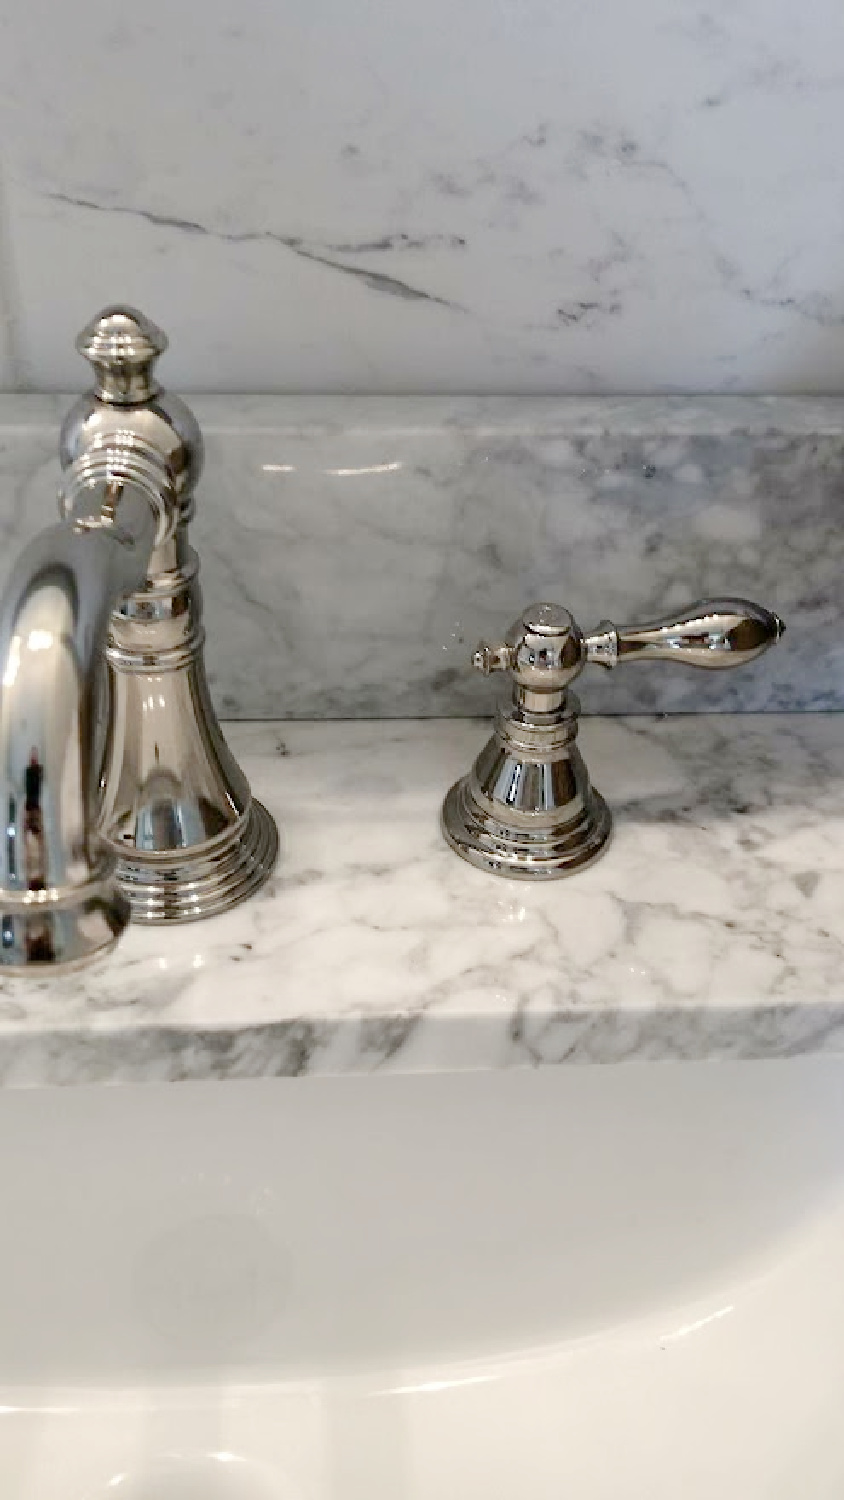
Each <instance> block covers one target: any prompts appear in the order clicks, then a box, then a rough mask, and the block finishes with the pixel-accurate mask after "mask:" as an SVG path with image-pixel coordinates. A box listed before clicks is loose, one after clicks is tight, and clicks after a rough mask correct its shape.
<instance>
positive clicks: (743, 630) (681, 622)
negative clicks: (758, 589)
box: [584, 599, 785, 670]
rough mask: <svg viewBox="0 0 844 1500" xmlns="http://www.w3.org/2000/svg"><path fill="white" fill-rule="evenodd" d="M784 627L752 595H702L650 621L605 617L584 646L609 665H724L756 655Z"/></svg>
mask: <svg viewBox="0 0 844 1500" xmlns="http://www.w3.org/2000/svg"><path fill="white" fill-rule="evenodd" d="M784 631H785V625H784V623H783V621H782V620H781V619H780V617H779V615H777V614H774V612H773V611H772V610H770V609H765V608H763V606H762V605H761V604H754V603H753V602H752V601H751V600H750V599H699V600H698V601H697V602H696V603H695V604H689V605H687V606H686V607H685V608H683V609H679V610H678V611H677V613H676V614H674V615H666V616H665V617H664V618H663V619H660V620H652V621H650V622H649V623H647V624H645V625H613V623H612V621H611V620H603V621H602V622H601V624H600V625H599V626H598V629H597V630H595V631H593V632H592V634H591V635H587V636H586V638H585V640H584V646H585V651H586V660H587V661H593V662H596V663H597V664H598V665H599V666H602V667H607V668H609V669H610V670H611V669H612V668H613V667H616V666H618V664H619V662H621V661H676V662H681V663H682V664H683V665H684V666H688V667H706V668H708V669H710V670H720V669H723V668H727V667H741V666H744V665H745V663H746V662H749V661H753V660H754V658H755V657H757V656H761V654H762V652H763V651H767V649H768V647H769V646H773V645H774V644H775V643H776V642H777V641H778V640H779V639H780V637H781V636H782V635H783V633H784Z"/></svg>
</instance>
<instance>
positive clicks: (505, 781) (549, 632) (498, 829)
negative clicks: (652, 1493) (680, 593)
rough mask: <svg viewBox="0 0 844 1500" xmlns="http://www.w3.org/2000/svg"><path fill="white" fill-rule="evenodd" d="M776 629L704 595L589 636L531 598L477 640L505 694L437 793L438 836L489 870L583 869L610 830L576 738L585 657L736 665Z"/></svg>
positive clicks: (772, 638) (750, 609)
mask: <svg viewBox="0 0 844 1500" xmlns="http://www.w3.org/2000/svg"><path fill="white" fill-rule="evenodd" d="M784 630H785V626H784V624H783V622H782V620H781V619H780V618H779V616H778V615H775V614H773V613H772V612H771V611H770V610H768V609H763V608H762V606H761V605H759V604H752V603H751V602H750V601H749V600H748V599H701V600H699V601H698V603H697V604H690V605H689V606H688V608H686V609H682V610H678V611H677V613H676V615H672V616H669V617H668V618H667V619H664V620H654V621H652V622H651V623H649V624H647V625H619V626H616V625H613V624H612V622H611V621H609V620H604V621H602V622H601V624H600V625H599V626H598V628H597V630H595V631H594V632H593V633H592V634H591V635H584V634H583V632H582V631H581V629H580V627H579V626H578V625H577V624H576V622H575V621H574V620H573V619H572V617H571V615H570V614H569V612H568V610H567V609H563V608H561V606H560V605H558V604H532V605H530V607H529V608H528V609H526V610H525V611H524V613H523V614H521V615H520V616H519V618H518V620H516V621H515V623H514V624H513V625H511V627H510V629H509V631H508V632H507V634H506V636H505V637H504V640H503V641H501V642H500V643H497V644H496V645H489V644H488V643H487V642H486V641H481V643H480V645H479V646H478V648H477V650H476V651H475V654H474V656H473V658H472V665H473V666H474V667H475V668H476V669H477V670H478V671H479V672H484V673H489V672H509V673H510V674H511V678H512V693H511V697H510V702H509V703H507V704H506V706H502V707H501V708H499V710H498V713H497V716H496V722H495V731H494V733H493V735H492V738H491V739H490V740H488V742H487V744H486V745H485V746H484V748H483V750H482V751H481V753H480V755H479V756H478V758H477V760H476V761H475V763H474V765H473V767H472V769H471V771H470V772H469V773H468V775H466V776H464V777H463V778H462V779H461V780H460V781H458V782H456V783H455V785H454V786H453V787H452V788H451V790H450V792H449V793H448V795H447V796H446V799H445V802H444V803H443V809H442V830H443V834H444V835H445V838H446V841H447V842H448V843H449V844H450V845H451V847H452V849H454V850H455V851H456V853H457V854H459V855H460V856H461V857H462V858H463V859H466V860H468V861H469V863H470V864H473V865H477V866H479V868H480V869H482V870H489V871H490V872H491V873H492V874H494V875H509V876H516V877H518V878H520V879H554V878H557V877H559V876H562V875H571V874H573V873H574V872H575V871H576V870H580V869H582V868H583V867H584V865H588V864H590V863H591V861H592V860H593V859H597V857H598V855H599V854H601V853H602V852H603V850H604V848H605V847H606V843H607V840H608V838H609V836H610V831H611V828H612V818H611V815H610V811H609V808H608V807H607V804H606V803H605V801H604V799H603V797H601V796H600V794H599V793H598V792H596V791H595V789H594V787H593V786H592V784H591V782H590V779H589V773H588V771H587V769H586V766H585V764H584V761H583V756H582V755H581V753H580V751H579V749H578V747H577V745H576V743H575V740H576V736H577V725H578V716H579V714H580V702H579V700H578V698H577V697H576V696H575V694H574V693H572V692H570V691H569V687H570V684H571V683H572V682H574V680H575V678H576V677H579V676H580V673H581V672H582V671H583V669H584V667H585V666H586V665H587V663H588V662H595V663H596V664H597V665H599V666H602V667H608V668H613V667H616V666H618V665H619V664H620V663H621V662H633V661H673V662H680V663H684V664H685V665H686V666H691V667H708V668H719V669H720V668H724V667H741V666H743V665H744V664H745V663H746V662H750V661H753V660H754V658H755V657H757V656H760V655H761V653H762V652H763V651H766V650H767V649H768V647H769V646H772V645H773V644H774V643H775V642H776V641H778V640H779V638H780V636H781V635H782V633H783V631H784Z"/></svg>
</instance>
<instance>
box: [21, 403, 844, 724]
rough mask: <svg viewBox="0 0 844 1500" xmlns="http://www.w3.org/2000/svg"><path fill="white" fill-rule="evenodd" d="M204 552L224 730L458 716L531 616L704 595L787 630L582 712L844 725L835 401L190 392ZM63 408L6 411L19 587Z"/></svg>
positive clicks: (44, 518) (472, 708) (43, 519)
mask: <svg viewBox="0 0 844 1500" xmlns="http://www.w3.org/2000/svg"><path fill="white" fill-rule="evenodd" d="M192 404H193V405H194V408H195V410H196V412H197V415H198V417H199V419H200V422H201V423H202V426H203V429H204V431H205V435H206V441H207V460H206V471H205V476H204V478H203V481H202V484H201V487H200V490H199V493H198V500H197V518H196V522H195V526H194V539H195V543H196V545H197V547H198V549H199V552H200V556H201V559H202V570H203V571H202V577H203V585H204V592H205V604H206V622H207V626H208V647H207V661H208V668H209V677H210V680H211V684H212V690H213V693H214V697H215V701H216V704H217V708H218V710H219V712H220V713H221V715H222V716H224V717H226V718H244V719H248V718H256V719H259V718H274V719H276V718H294V719H295V718H306V719H310V718H345V717H381V716H387V717H393V716H432V715H467V714H478V713H484V712H486V711H488V710H489V709H490V707H491V705H492V704H493V702H494V700H495V697H496V695H497V692H498V691H499V688H498V686H497V684H496V683H495V681H494V680H493V681H492V682H490V681H485V680H483V679H481V678H479V677H478V676H477V675H476V674H475V673H473V672H472V671H471V669H470V666H469V656H470V652H471V649H472V647H473V646H474V644H475V642H476V640H477V639H478V637H480V636H484V635H485V636H488V637H492V638H495V637H497V636H498V635H500V633H501V632H502V631H504V630H505V629H506V628H507V626H508V625H509V624H510V622H511V620H512V619H513V618H514V617H515V616H516V615H517V614H518V613H519V611H520V610H521V609H522V608H523V607H524V606H525V605H526V604H528V603H530V602H531V601H532V600H534V599H539V598H544V599H549V600H556V601H558V602H560V603H564V604H566V605H567V606H568V607H569V608H570V609H571V610H572V612H573V613H574V615H575V617H576V618H577V619H578V620H579V621H580V623H581V624H582V625H583V626H584V627H592V626H594V625H595V624H596V623H597V622H598V620H600V619H601V618H602V617H609V618H611V619H614V620H616V621H617V622H618V623H622V622H625V621H634V620H643V619H646V618H648V617H653V616H654V615H656V614H660V613H663V612H667V611H670V610H671V609H672V607H673V606H675V605H680V604H684V603H687V602H689V601H690V600H692V599H694V598H696V597H700V596H703V595H710V596H711V595H716V594H733V595H735V594H739V595H742V594H743V595H746V596H749V597H751V598H754V599H757V600H759V601H760V602H761V603H764V604H766V605H769V606H770V607H772V608H774V609H776V610H777V611H778V612H779V613H780V614H781V615H782V616H783V617H784V618H785V620H786V622H787V625H788V632H787V634H786V637H785V639H784V641H783V642H782V643H781V645H780V646H779V647H778V649H777V650H776V651H773V652H770V653H769V654H768V655H767V656H766V657H765V658H764V659H763V660H761V661H759V662H757V663H755V664H754V665H753V666H752V667H750V668H748V669H747V670H745V671H741V672H736V673H733V674H716V673H711V674H710V673H701V672H694V671H689V670H688V669H683V668H679V667H678V668H674V667H664V666H662V665H661V664H659V665H654V666H650V667H644V666H642V667H637V668H636V669H621V670H619V671H617V672H616V673H613V674H611V675H610V674H605V673H603V672H599V671H598V670H594V671H591V672H589V673H587V674H586V675H585V676H584V678H582V679H581V682H580V684H579V690H580V697H581V699H582V701H583V704H584V708H585V710H586V711H587V712H601V713H629V712H696V711H715V710H720V711H727V712H735V711H739V712H741V711H748V712H749V711H760V710H767V711H774V710H776V711H783V710H786V711H792V710H794V711H796V710H806V709H808V710H824V709H840V708H844V632H842V623H844V622H842V615H844V590H843V589H842V583H841V580H842V577H844V525H842V511H841V506H842V478H843V477H844V401H839V400H837V399H833V398H822V397H817V398H815V397H807V398H800V399H792V398H747V397H712V398H704V399H691V398H688V399H687V398H682V397H676V398H647V397H641V398H571V399H550V398H533V397H517V398H512V399H509V398H501V397H494V398H483V399H473V398H468V397H456V398H438V397H430V398H429V397H420V398H414V397H401V398H394V399H390V398H382V397H371V398H367V397H348V398H344V397H248V396H239V397H223V396H202V397H197V398H196V399H195V400H194V401H193V403H192ZM67 405H68V398H62V397H58V396H11V397H0V547H2V556H3V558H4V561H5V566H6V567H8V566H10V565H11V563H12V561H13V559H14V556H15V553H16V551H17V549H18V548H19V547H20V546H21V545H22V543H23V542H24V541H25V540H26V539H27V538H28V537H30V536H31V535H33V534H34V533H35V532H36V531H37V530H38V529H40V527H42V526H43V525H45V524H47V523H48V522H49V521H51V520H52V519H53V516H54V514H55V511H54V504H53V494H54V491H55V486H56V483H57V476H58V466H57V462H56V457H55V453H56V441H57V433H58V426H59V422H60V420H61V416H62V414H63V412H64V411H65V409H66V407H67Z"/></svg>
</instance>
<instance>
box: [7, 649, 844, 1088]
mask: <svg viewBox="0 0 844 1500" xmlns="http://www.w3.org/2000/svg"><path fill="white" fill-rule="evenodd" d="M640 670H643V671H644V670H645V669H644V668H642V669H640ZM227 732H228V735H229V738H230V741H231V744H232V746H233V748H234V749H235V751H236V753H237V754H238V756H239V758H241V760H242V764H243V765H244V767H245V769H246V771H247V772H248V774H249V775H250V777H251V779H252V785H253V788H254V790H255V792H256V793H257V795H259V796H260V797H262V799H263V800H264V801H265V802H266V804H267V805H268V806H269V807H270V809H271V811H272V812H273V813H274V814H275V815H276V817H277V818H278V820H279V823H280V825H281V829H282V840H283V852H282V858H281V863H280V866H279V870H278V874H277V877H276V878H275V880H274V881H273V882H272V884H270V885H269V886H268V887H266V888H265V889H264V891H263V892H262V893H260V894H259V895H258V896H257V897H256V898H254V899H253V900H251V901H249V902H247V903H246V904H245V905H243V906H241V907H238V908H237V909H236V910H235V911H232V912H230V913H228V914H227V915H225V916H223V917H218V918H215V919H213V920H212V921H208V922H200V923H195V924H190V925H187V926H183V927H175V928H170V929H161V928H158V929H148V930H146V931H142V930H140V929H138V928H130V930H129V931H128V933H127V934H126V935H125V936H124V938H123V939H122V940H121V943H120V946H119V948H118V950H117V951H116V953H114V954H113V955H112V956H110V957H109V958H107V959H105V960H103V961H101V962H100V963H99V964H97V965H96V966H94V967H92V968H91V969H88V970H84V971H82V972H80V973H79V974H75V975H70V976H68V977H66V978H64V979H56V980H44V981H35V980H31V979H29V980H6V981H4V982H3V983H2V985H0V1083H2V1084H5V1085H6V1086H15V1085H37V1084H41V1083H85V1082H96V1081H110V1082H116V1081H132V1080H138V1081H141V1080H150V1081H154V1080H168V1079H185V1078H195V1079H205V1078H243V1077H265V1076H268V1075H270V1076H274V1075H279V1074H302V1073H310V1074H320V1073H321V1074H336V1073H347V1072H353V1073H354V1072H376V1071H382V1070H388V1071H399V1072H416V1071H431V1070H434V1071H436V1070H441V1069H443V1068H447V1069H479V1068H486V1069H489V1068H492V1069H498V1068H510V1067H519V1066H522V1067H523V1066H530V1065H536V1064H557V1063H560V1064H574V1063H586V1062H621V1061H631V1060H644V1059H661V1060H669V1059H676V1058H683V1059H702V1058H713V1057H721V1058H730V1057H741V1058H770V1057H782V1056H788V1055H793V1054H797V1053H801V1052H818V1051H824V1050H827V1051H833V1052H840V1051H842V1050H844V979H842V974H844V962H842V959H844V837H842V829H843V828H844V736H842V733H841V720H840V718H838V717H837V716H836V715H792V716H790V717H787V718H781V717H778V716H773V715H772V716H768V715H765V716H761V717H757V716H754V715H734V716H729V717H725V718H722V717H719V716H717V715H699V716H697V717H696V718H695V717H689V718H686V717H681V716H675V717H673V718H667V719H663V720H657V721H654V720H641V719H632V720H621V721H619V720H609V721H607V720H590V721H589V722H587V723H586V724H584V725H583V728H582V731H581V742H582V745H583V748H584V754H585V755H586V758H587V762H588V764H589V767H590V770H591V773H592V776H593V779H594V781H595V783H596V785H597V786H598V788H599V790H600V791H602V792H603V794H604V796H605V797H606V799H607V801H608V802H609V803H610V806H611V807H612V808H613V811H614V813H615V818H616V826H615V834H614V838H613V842H612V844H611V845H610V848H609V850H608V852H607V854H606V855H605V856H604V858H603V859H602V860H601V861H599V863H597V864H596V865H594V866H592V867H591V868H590V869H589V870H587V871H584V872H582V873H580V874H579V875H577V876H575V877H572V878H570V879H568V880H564V881H555V882H551V883H549V884H545V885H543V886H542V887H541V888H540V887H537V886H535V885H531V884H529V883H526V882H524V881H508V880H502V879H498V878H496V877H494V876H491V875H487V874H484V873H482V872H480V871H478V870H475V869H473V868H472V867H471V866H469V865H467V864H465V863H464V862H463V861H462V860H460V859H458V858H457V856H456V855H455V854H453V853H452V852H451V850H449V849H448V848H447V847H446V846H445V844H444V842H443V840H442V837H441V834H440V831H439V826H438V818H439V809H440V803H441V800H442V797H443V794H444V792H445V791H446V789H447V788H448V786H449V785H450V783H451V782H452V781H453V780H455V779H456V777H457V776H459V775H460V774H462V773H463V772H464V771H466V770H468V767H469V765H470V763H471V761H472V759H473V757H474V755H475V754H476V753H477V752H478V751H479V749H480V748H481V746H482V744H483V743H484V740H485V739H486V737H487V734H488V732H489V726H488V725H487V724H481V723H474V722H471V721H461V720H451V721H438V722H432V721H424V722H416V723H399V722H396V721H392V722H383V723H371V724H360V723H351V724H310V725H309V724H295V725H294V724H291V725H283V726H273V725H246V724H240V725H229V726H228V731H227Z"/></svg>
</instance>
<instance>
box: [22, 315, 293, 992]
mask: <svg viewBox="0 0 844 1500" xmlns="http://www.w3.org/2000/svg"><path fill="white" fill-rule="evenodd" d="M76 346H77V348H78V350H79V351H80V353H81V354H83V355H84V356H85V357H86V358H87V359H88V360H89V361H90V363H91V365H92V366H93V369H94V376H95V384H94V389H93V391H91V392H90V393H89V394H88V395H85V396H83V397H82V398H81V400H79V401H78V402H77V403H76V405H75V406H74V407H73V409H72V410H71V411H70V412H69V413H68V416H67V417H66V419H65V421H64V424H63V426H62V430H61V437H60V459H61V465H62V470H63V481H62V488H61V491H60V508H61V512H62V514H63V519H62V520H61V521H60V522H58V523H57V524H55V525H53V526H50V527H48V528H46V529H45V530H44V531H43V532H42V533H41V534H40V536H38V537H37V538H36V539H35V541H33V542H32V543H31V544H30V545H29V546H28V547H27V548H26V549H25V551H24V552H23V553H22V555H21V556H20V557H19V558H18V560H17V562H16V564H15V565H14V567H13V568H12V570H11V574H10V578H9V582H8V584H7V586H6V590H5V594H4V596H3V598H2V602H0V799H2V800H0V810H2V815H3V818H4V823H5V827H4V831H3V835H2V838H1V839H0V845H2V853H1V854H0V972H15V971H20V972H26V973H33V972H38V971H42V972H46V973H49V972H53V971H54V970H56V969H57V968H58V967H59V966H64V967H71V966H75V965H78V964H82V963H85V962H87V961H89V960H90V959H93V958H95V957H96V956H97V955H98V954H101V953H103V952H105V951H107V950H108V949H109V948H110V947H111V946H112V945H113V944H114V943H115V941H116V940H117V938H118V937H119V936H120V933H121V932H122V931H123V929H124V928H125V927H126V924H127V923H128V921H129V919H130V916H131V917H132V919H133V920H135V921H141V922H149V923H167V922H183V921H191V920H193V919H195V918H199V917H206V916H211V915H213V914H215V913H217V912H221V911H225V910H227V909H228V908H229V907H231V906H233V905H235V904H236V903H237V902H239V901H242V900H243V899H244V898H245V897H246V896H248V895H250V894H251V893H252V892H253V891H255V890H256V889H257V888H258V887H259V886H260V885H261V884H262V883H263V881H265V880H266V879H267V877H268V875H269V874H270V872H271V871H272V868H273V865H274V863H275V858H276V853H277V848H278V835H277V832H276V828H275V824H274V823H273V820H272V818H271V817H270V815H269V813H268V812H267V811H266V809H265V808H264V807H262V806H261V804H260V803H259V802H257V801H255V800H253V798H252V797H251V795H250V791H249V786H248V783H247V781H246V778H245V776H244V774H243V772H242V771H241V769H240V767H239V766H238V764H237V762H236V761H235V759H234V757H233V756H232V754H231V751H230V750H229V748H228V746H227V745H226V742H225V740H224V739H223V735H222V733H221V730H220V727H219V724H218V723H217V719H216V717H215V714H214V710H213V708H212V705H211V699H210V695H209V691H208V685H207V681H206V677H205V667H204V662H203V641H204V630H203V627H202V604H201V595H200V590H199V586H198V583H197V573H198V563H197V558H196V554H195V552H194V551H193V549H192V548H191V547H190V545H189V543H188V534H187V533H188V523H189V521H190V520H191V517H192V515H193V511H194V499H193V494H194V488H195V486H196V482H197V479H198V478H199V474H200V471H201V468H202V436H201V433H200V431H199V427H198V425H197V422H196V418H195V417H194V415H193V413H192V412H191V411H190V410H189V408H188V407H187V406H186V405H185V404H184V403H183V402H182V401H180V400H178V398H177V397H175V396H171V395H168V394H166V393H164V392H163V391H162V390H161V387H160V386H159V384H158V382H157V380H156V379H155V376H154V374H153V366H154V364H155V361H156V359H157V358H158V356H159V354H161V353H162V352H163V350H164V349H165V348H166V347H167V340H166V338H165V336H164V334H163V333H162V332H161V331H160V329H158V328H156V327H155V325H154V324H153V323H151V322H150V321H149V319H147V318H145V317H144V316H143V315H142V314H141V313H138V312H136V311H135V310H134V309H132V308H129V307H110V308H106V309H105V310H104V311H103V312H102V313H100V314H99V316H98V317H96V318H94V319H93V321H92V322H91V323H89V324H88V326H87V327H86V328H85V329H83V331H82V333H81V334H80V335H79V338H78V339H77V345H76Z"/></svg>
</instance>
